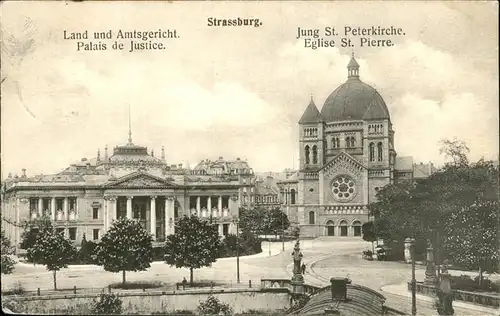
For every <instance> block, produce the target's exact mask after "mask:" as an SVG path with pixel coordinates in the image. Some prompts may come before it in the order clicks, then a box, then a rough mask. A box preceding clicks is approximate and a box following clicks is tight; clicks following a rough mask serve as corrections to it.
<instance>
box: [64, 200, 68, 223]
mask: <svg viewBox="0 0 500 316" xmlns="http://www.w3.org/2000/svg"><path fill="white" fill-rule="evenodd" d="M63 213H64V215H63V221H67V220H68V198H67V197H65V198H64V204H63Z"/></svg>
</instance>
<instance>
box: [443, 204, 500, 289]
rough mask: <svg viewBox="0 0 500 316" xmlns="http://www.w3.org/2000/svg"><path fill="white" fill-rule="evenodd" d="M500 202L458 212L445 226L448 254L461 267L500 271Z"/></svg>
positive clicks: (481, 271)
mask: <svg viewBox="0 0 500 316" xmlns="http://www.w3.org/2000/svg"><path fill="white" fill-rule="evenodd" d="M499 207H500V205H499V203H498V201H482V202H478V203H477V204H473V205H471V206H470V207H467V208H462V209H460V210H457V211H456V212H454V213H453V214H452V216H450V218H449V219H448V220H447V222H446V223H445V226H444V227H445V228H444V230H445V236H444V240H443V246H444V250H445V252H446V255H447V256H448V257H449V258H453V262H454V263H455V264H457V265H459V266H460V267H463V268H468V269H478V270H479V284H481V282H482V279H483V272H484V271H487V272H494V271H495V270H496V269H497V268H498V260H499V259H500V258H499V254H498V249H499V241H498V236H497V223H498V217H499V215H498V209H499Z"/></svg>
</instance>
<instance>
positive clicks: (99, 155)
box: [97, 148, 101, 162]
mask: <svg viewBox="0 0 500 316" xmlns="http://www.w3.org/2000/svg"><path fill="white" fill-rule="evenodd" d="M99 161H101V150H100V149H99V148H97V162H99Z"/></svg>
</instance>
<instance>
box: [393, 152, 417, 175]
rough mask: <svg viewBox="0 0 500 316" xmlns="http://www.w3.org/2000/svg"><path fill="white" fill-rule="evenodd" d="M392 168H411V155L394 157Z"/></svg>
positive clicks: (401, 169)
mask: <svg viewBox="0 0 500 316" xmlns="http://www.w3.org/2000/svg"><path fill="white" fill-rule="evenodd" d="M394 169H396V170H400V171H403V170H410V171H411V170H413V157H411V156H406V157H396V160H395V162H394Z"/></svg>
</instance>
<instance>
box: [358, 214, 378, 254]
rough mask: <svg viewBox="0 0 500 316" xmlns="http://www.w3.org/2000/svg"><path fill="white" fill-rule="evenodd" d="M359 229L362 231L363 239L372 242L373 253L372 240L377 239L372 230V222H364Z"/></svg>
mask: <svg viewBox="0 0 500 316" xmlns="http://www.w3.org/2000/svg"><path fill="white" fill-rule="evenodd" d="M361 230H362V231H363V240H364V241H368V242H371V243H372V252H373V253H374V252H375V249H374V247H373V242H374V241H376V240H377V237H376V236H375V232H374V231H373V222H372V221H370V222H366V223H364V224H363V226H361Z"/></svg>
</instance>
